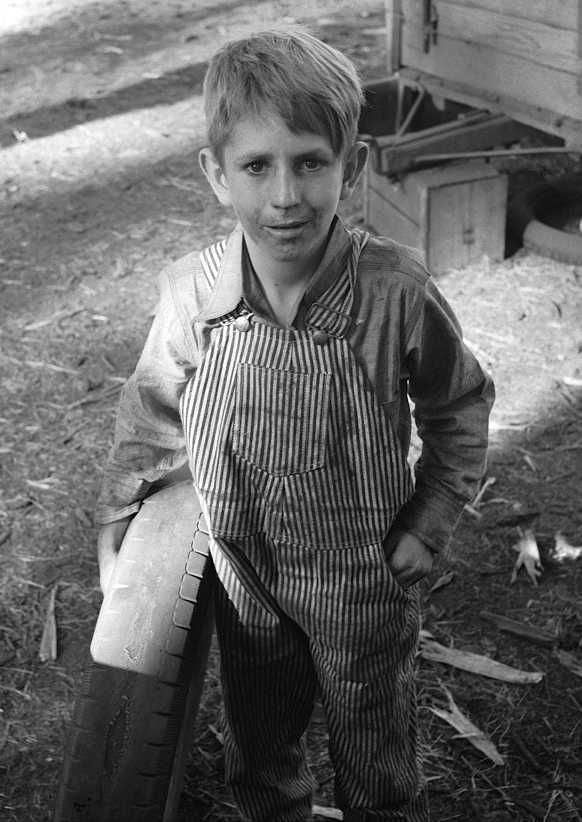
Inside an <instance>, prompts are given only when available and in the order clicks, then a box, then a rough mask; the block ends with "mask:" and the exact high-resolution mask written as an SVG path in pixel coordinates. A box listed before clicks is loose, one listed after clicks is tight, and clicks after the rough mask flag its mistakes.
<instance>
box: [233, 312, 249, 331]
mask: <svg viewBox="0 0 582 822" xmlns="http://www.w3.org/2000/svg"><path fill="white" fill-rule="evenodd" d="M234 325H235V328H236V329H237V330H238V331H242V332H243V333H245V332H247V331H248V330H249V329H250V327H251V319H250V317H249V316H248V314H245V315H243V316H241V317H237V318H236V320H235V321H234Z"/></svg>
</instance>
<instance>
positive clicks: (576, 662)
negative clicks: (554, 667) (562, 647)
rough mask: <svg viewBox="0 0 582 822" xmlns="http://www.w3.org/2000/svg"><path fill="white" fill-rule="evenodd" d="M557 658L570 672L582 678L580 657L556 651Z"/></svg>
mask: <svg viewBox="0 0 582 822" xmlns="http://www.w3.org/2000/svg"><path fill="white" fill-rule="evenodd" d="M556 657H557V658H558V660H559V661H560V662H561V664H562V665H563V666H564V667H565V668H568V670H570V671H572V673H573V674H576V676H579V677H582V660H581V659H579V658H578V657H576V656H574V654H570V653H568V651H559V650H558V651H556Z"/></svg>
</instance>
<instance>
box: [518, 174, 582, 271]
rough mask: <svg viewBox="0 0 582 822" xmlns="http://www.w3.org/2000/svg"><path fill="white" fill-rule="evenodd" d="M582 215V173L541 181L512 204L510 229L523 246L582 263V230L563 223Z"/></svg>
mask: <svg viewBox="0 0 582 822" xmlns="http://www.w3.org/2000/svg"><path fill="white" fill-rule="evenodd" d="M581 218H582V174H568V175H566V176H564V177H560V178H558V179H556V180H551V181H547V182H545V181H540V182H537V183H536V184H535V185H532V186H531V187H528V188H526V189H525V190H524V191H521V192H519V194H517V195H516V196H515V197H514V198H513V199H512V201H511V202H510V203H509V208H508V215H507V220H508V230H509V232H510V233H511V234H512V235H513V236H514V237H516V238H517V239H518V241H520V242H521V243H522V244H523V246H524V248H527V249H528V250H529V251H533V252H534V253H536V254H540V255H542V256H543V257H549V258H550V259H552V260H558V261H559V262H564V263H570V264H572V265H580V264H581V263H582V231H567V230H564V226H566V224H567V223H568V222H569V221H570V220H571V219H575V220H580V219H581Z"/></svg>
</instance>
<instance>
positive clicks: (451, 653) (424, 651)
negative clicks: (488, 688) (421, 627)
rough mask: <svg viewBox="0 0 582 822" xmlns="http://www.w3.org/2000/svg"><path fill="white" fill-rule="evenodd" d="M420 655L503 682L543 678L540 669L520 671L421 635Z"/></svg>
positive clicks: (534, 680) (521, 682)
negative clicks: (448, 646)
mask: <svg viewBox="0 0 582 822" xmlns="http://www.w3.org/2000/svg"><path fill="white" fill-rule="evenodd" d="M420 655H421V656H422V657H423V659H428V660H430V661H431V662H442V663H443V664H444V665H450V666H451V667H453V668H459V669H460V670H461V671H469V673H472V674H479V675H480V676H487V677H489V678H490V679H498V680H500V681H501V682H512V683H514V684H517V685H530V684H534V685H535V684H536V683H538V682H540V681H541V680H542V679H543V676H544V675H543V673H541V672H540V671H520V670H519V669H518V668H512V667H511V666H510V665H505V664H504V663H503V662H497V661H496V660H494V659H491V658H490V657H488V656H482V655H481V654H474V653H472V652H471V651H459V650H457V649H456V648H447V647H446V646H445V645H441V644H440V643H439V642H435V641H434V640H431V639H426V638H425V637H423V636H422V635H421V639H420Z"/></svg>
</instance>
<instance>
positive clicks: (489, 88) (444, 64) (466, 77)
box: [402, 29, 582, 120]
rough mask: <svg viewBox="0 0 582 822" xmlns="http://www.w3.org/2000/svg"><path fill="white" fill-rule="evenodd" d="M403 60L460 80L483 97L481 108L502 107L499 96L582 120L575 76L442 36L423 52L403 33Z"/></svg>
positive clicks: (446, 79)
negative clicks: (498, 104)
mask: <svg viewBox="0 0 582 822" xmlns="http://www.w3.org/2000/svg"><path fill="white" fill-rule="evenodd" d="M403 34H404V38H403V44H402V62H403V65H405V66H410V67H413V68H414V69H419V70H420V71H422V72H426V73H427V74H432V75H435V76H437V77H440V78H442V79H444V80H445V81H453V82H462V84H463V85H464V86H465V87H469V88H471V89H472V90H473V91H474V92H475V94H476V95H478V96H480V97H482V100H483V102H482V106H487V104H488V103H498V102H499V100H500V97H501V95H503V96H504V97H511V98H513V99H515V100H519V101H522V102H523V103H525V104H527V105H530V106H533V107H535V108H538V107H540V108H546V109H548V110H549V111H553V112H555V113H556V114H557V115H559V116H564V117H571V118H573V119H574V120H582V100H581V98H580V95H579V94H578V84H577V77H576V75H574V74H570V73H567V72H564V71H556V70H551V69H549V68H547V67H546V66H540V65H536V64H535V63H531V62H528V61H527V60H524V59H522V58H520V57H514V56H513V55H509V54H507V55H500V54H499V52H496V51H493V50H492V49H489V48H486V47H485V46H482V45H475V44H471V43H465V42H460V41H458V40H452V39H450V38H448V37H445V36H440V37H439V44H438V53H437V52H436V50H433V51H431V52H430V53H429V54H423V53H422V52H421V51H420V50H419V49H418V48H417V46H416V43H415V42H411V39H410V37H409V36H408V32H407V30H406V29H405V30H404V33H403Z"/></svg>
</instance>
